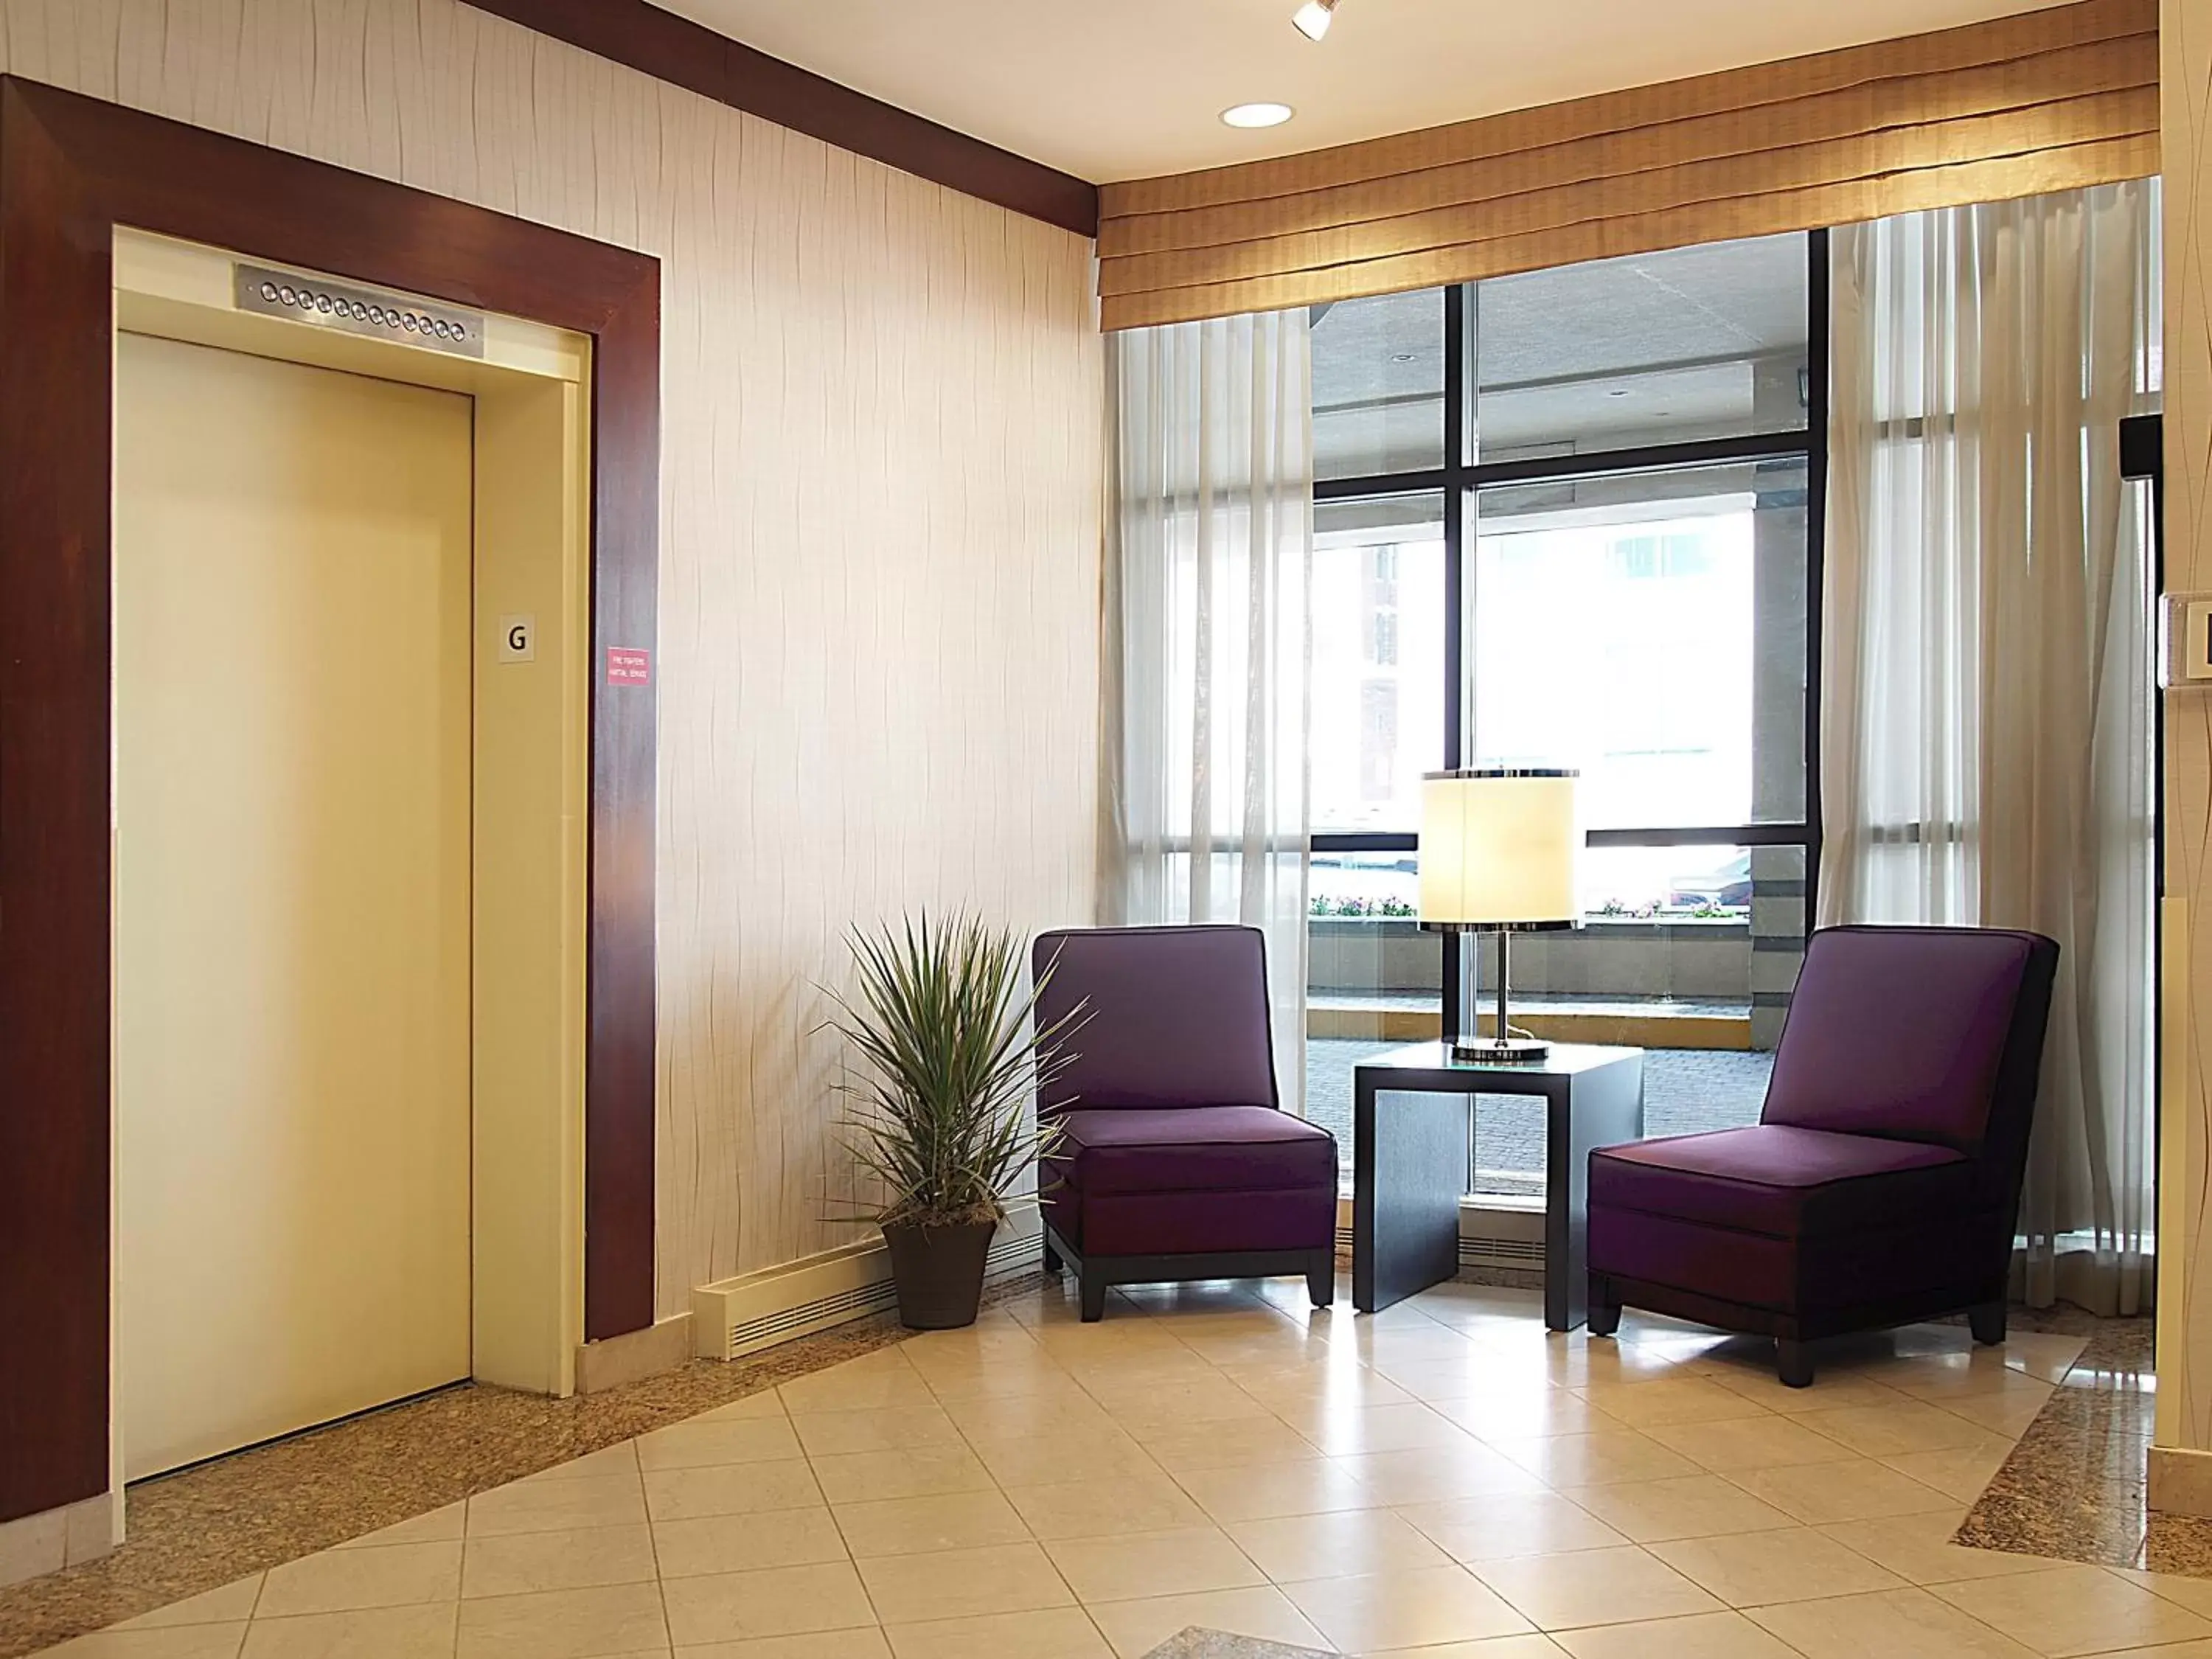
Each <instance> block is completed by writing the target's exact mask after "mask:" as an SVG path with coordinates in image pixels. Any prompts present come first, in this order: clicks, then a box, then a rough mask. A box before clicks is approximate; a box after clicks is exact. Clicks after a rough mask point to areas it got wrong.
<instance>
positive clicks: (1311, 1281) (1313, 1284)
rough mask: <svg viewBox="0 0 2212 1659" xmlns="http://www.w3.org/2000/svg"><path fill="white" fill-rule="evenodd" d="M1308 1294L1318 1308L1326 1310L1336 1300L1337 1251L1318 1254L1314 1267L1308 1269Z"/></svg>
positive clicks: (1324, 1251)
mask: <svg viewBox="0 0 2212 1659" xmlns="http://www.w3.org/2000/svg"><path fill="white" fill-rule="evenodd" d="M1306 1294H1307V1295H1308V1296H1310V1297H1312V1298H1313V1304H1314V1306H1315V1307H1316V1308H1326V1307H1327V1306H1328V1304H1330V1303H1332V1302H1334V1301H1335V1300H1336V1252H1335V1250H1334V1249H1327V1250H1322V1251H1319V1252H1316V1255H1315V1256H1314V1261H1313V1266H1312V1267H1309V1268H1307V1269H1306Z"/></svg>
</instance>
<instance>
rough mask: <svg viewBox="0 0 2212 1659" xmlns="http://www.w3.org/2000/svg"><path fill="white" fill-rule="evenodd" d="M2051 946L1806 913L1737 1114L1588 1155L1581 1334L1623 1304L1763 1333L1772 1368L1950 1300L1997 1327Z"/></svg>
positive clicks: (1799, 1381)
mask: <svg viewBox="0 0 2212 1659" xmlns="http://www.w3.org/2000/svg"><path fill="white" fill-rule="evenodd" d="M2057 965H2058V946H2057V945H2055V944H2053V943H2052V942H2051V940H2049V939H2045V938H2043V937H2042V936H2041V935H2040V934H2037V933H2003V932H1997V931H1995V930H1987V929H1977V928H1963V927H1960V928H1950V927H1832V928H1829V929H1826V931H1824V932H1821V933H1815V934H1814V936H1813V937H1812V939H1810V940H1809V941H1808V943H1807V946H1806V951H1805V968H1804V971H1803V973H1802V975H1800V977H1799V979H1798V981H1797V991H1796V997H1795V999H1794V1000H1793V1001H1792V1004H1791V1007H1790V1019H1789V1022H1788V1024H1786V1025H1785V1026H1784V1029H1783V1033H1782V1042H1781V1046H1780V1048H1779V1049H1778V1051H1777V1053H1776V1054H1775V1057H1774V1076H1773V1080H1772V1081H1771V1084H1770V1085H1768V1089H1767V1095H1766V1106H1765V1110H1764V1111H1763V1112H1761V1113H1760V1115H1759V1122H1758V1124H1757V1125H1756V1126H1754V1127H1751V1128H1747V1129H1724V1130H1722V1131H1719V1132H1718V1133H1711V1134H1699V1135H1682V1136H1677V1137H1674V1138H1673V1139H1664V1140H1645V1141H1638V1142H1633V1143H1632V1144H1630V1145H1627V1146H1608V1147H1605V1148H1602V1149H1601V1150H1599V1151H1597V1152H1593V1153H1592V1154H1591V1155H1590V1176H1589V1328H1590V1334H1592V1335H1594V1336H1604V1335H1610V1334H1612V1333H1613V1331H1614V1330H1615V1329H1616V1328H1618V1326H1619V1324H1620V1310H1621V1308H1622V1307H1623V1306H1624V1305H1629V1306H1633V1307H1638V1308H1648V1309H1650V1310H1653V1311H1655V1312H1658V1313H1664V1314H1672V1315H1674V1316H1676V1317H1679V1318H1683V1319H1691V1320H1695V1321H1697V1322H1699V1323H1701V1324H1707V1325H1717V1326H1720V1327H1722V1328H1724V1329H1728V1330H1735V1331H1747V1332H1752V1333H1755V1334H1760V1335H1766V1336H1771V1337H1773V1338H1774V1339H1775V1340H1776V1345H1777V1350H1778V1370H1779V1371H1780V1373H1781V1377H1782V1380H1783V1381H1784V1383H1789V1384H1790V1386H1791V1387H1793V1388H1803V1387H1804V1386H1806V1384H1808V1383H1810V1382H1811V1381H1812V1380H1813V1362H1812V1358H1811V1356H1810V1353H1809V1352H1808V1349H1807V1346H1806V1345H1807V1344H1808V1343H1809V1342H1812V1341H1814V1340H1818V1339H1819V1338H1821V1337H1824V1336H1832V1335H1836V1334H1841V1333H1843V1332H1846V1331H1855V1330H1866V1329H1874V1328H1881V1327H1884V1326H1889V1325H1899V1324H1903V1323H1905V1322H1908V1321H1911V1320H1915V1319H1925V1318H1929V1317H1930V1316H1935V1315H1938V1314H1947V1313H1954V1312H1957V1311H1958V1310H1961V1309H1965V1310H1968V1312H1969V1315H1970V1318H1971V1322H1972V1326H1973V1333H1974V1340H1976V1341H1978V1342H1983V1343H1996V1342H2002V1341H2003V1340H2004V1334H2005V1283H2006V1279H2007V1277H2008V1274H2009V1273H2010V1271H2011V1267H2012V1247H2013V1227H2014V1224H2015V1219H2016V1217H2017V1213H2018V1211H2019V1208H2020V1188H2021V1177H2022V1174H2023V1172H2024V1170H2025V1169H2026V1166H2027V1137H2028V1130H2029V1127H2030V1126H2031V1124H2032V1121H2033V1116H2034V1112H2035V1091H2036V1080H2037V1073H2038V1072H2039V1069H2040V1067H2041V1064H2042V1057H2043V1032H2044V1025H2045V1020H2046V1018H2047V1017H2048V1015H2049V1013H2050V1012H2051V978H2052V975H2054V973H2055V972H2056V971H2057Z"/></svg>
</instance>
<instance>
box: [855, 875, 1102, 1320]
mask: <svg viewBox="0 0 2212 1659" xmlns="http://www.w3.org/2000/svg"><path fill="white" fill-rule="evenodd" d="M848 944H849V945H850V947H851V950H852V953H853V966H854V977H855V980H856V985H855V988H854V992H853V994H851V995H850V996H846V995H842V994H839V993H837V992H836V991H831V992H830V993H829V995H830V996H831V997H832V999H833V1000H835V1001H836V1004H837V1006H838V1008H839V1010H840V1011H841V1017H840V1018H836V1019H833V1020H832V1021H831V1022H830V1024H831V1026H832V1027H833V1028H834V1029H835V1030H837V1031H839V1032H840V1033H842V1035H843V1036H845V1037H846V1039H847V1040H848V1041H849V1042H851V1043H852V1044H853V1046H854V1048H856V1049H857V1050H859V1053H860V1058H861V1060H863V1061H865V1062H866V1073H865V1075H864V1077H863V1078H862V1079H860V1080H856V1081H851V1082H847V1083H844V1084H842V1085H839V1089H840V1092H841V1093H842V1094H843V1095H844V1097H845V1098H846V1101H847V1103H848V1115H847V1117H846V1121H845V1122H844V1124H843V1126H842V1129H843V1133H844V1139H845V1144H846V1146H847V1149H848V1151H849V1152H851V1153H852V1155H853V1158H854V1160H855V1162H857V1163H858V1164H860V1167H861V1168H862V1169H865V1170H867V1171H868V1172H869V1173H871V1174H872V1175H873V1176H875V1177H876V1178H877V1179H878V1181H879V1182H881V1183H882V1184H883V1187H884V1203H883V1205H882V1206H881V1208H880V1209H878V1210H877V1211H876V1212H874V1219H875V1221H876V1223H877V1225H878V1226H880V1227H881V1228H882V1229H883V1232H884V1243H885V1244H887V1245H888V1246H890V1255H891V1274H892V1278H893V1279H894V1280H895V1281H896V1285H897V1289H898V1304H899V1318H900V1320H901V1322H903V1323H904V1324H905V1325H906V1326H907V1328H908V1329H910V1330H947V1329H951V1328H955V1327H957V1326H962V1325H972V1324H974V1323H975V1311H976V1309H977V1307H978V1306H979V1305H980V1304H981V1299H982V1293H983V1267H984V1262H985V1258H986V1257H987V1255H989V1253H990V1249H991V1236H992V1235H993V1234H994V1232H996V1231H998V1225H999V1223H1000V1221H1002V1220H1004V1219H1005V1218H1006V1191H1007V1188H1009V1187H1010V1186H1011V1185H1012V1183H1013V1182H1014V1181H1015V1180H1016V1178H1017V1177H1018V1176H1020V1175H1021V1173H1022V1172H1023V1171H1024V1170H1026V1169H1027V1168H1028V1167H1029V1166H1030V1164H1031V1163H1032V1162H1034V1161H1036V1159H1039V1158H1049V1157H1051V1156H1052V1152H1053V1145H1054V1141H1055V1140H1056V1139H1057V1138H1058V1131H1057V1130H1056V1129H1055V1128H1054V1127H1052V1126H1051V1125H1049V1124H1046V1125H1043V1126H1042V1127H1039V1126H1038V1125H1036V1123H1035V1121H1033V1120H1032V1119H1031V1117H1030V1113H1029V1110H1028V1105H1029V1101H1030V1096H1031V1094H1032V1093H1033V1092H1035V1091H1042V1090H1044V1089H1048V1088H1049V1087H1050V1086H1051V1085H1052V1083H1053V1080H1054V1079H1055V1078H1057V1077H1058V1076H1059V1075H1060V1072H1061V1071H1062V1070H1063V1069H1064V1068H1065V1067H1066V1064H1067V1062H1068V1060H1071V1059H1072V1058H1073V1055H1071V1054H1067V1053H1066V1052H1064V1048H1063V1043H1062V1039H1063V1038H1065V1037H1066V1035H1067V1033H1068V1031H1069V1030H1070V1029H1071V1028H1072V1024H1073V1021H1074V1020H1075V1018H1076V1015H1075V1013H1071V1014H1069V1015H1068V1016H1066V1018H1061V1019H1060V1020H1058V1021H1055V1022H1054V1023H1053V1024H1050V1025H1048V1026H1045V1027H1042V1028H1039V1027H1038V1026H1037V1025H1036V1002H1037V996H1038V994H1039V993H1040V992H1041V991H1042V989H1043V988H1044V986H1045V984H1046V983H1047V982H1048V981H1049V980H1050V978H1051V970H1050V969H1049V968H1048V969H1047V970H1046V971H1045V972H1044V973H1043V974H1042V975H1040V976H1039V978H1038V981H1037V983H1036V985H1035V986H1033V987H1029V988H1028V989H1026V990H1024V987H1023V979H1024V974H1023V971H1022V951H1021V946H1020V944H1019V943H1018V940H1017V939H1016V938H1015V936H1014V934H1013V933H1012V932H1011V931H1010V930H1007V929H1004V928H996V929H994V928H992V927H987V926H986V925H985V924H984V922H983V921H981V919H980V918H978V917H975V916H972V915H954V916H953V917H951V919H950V920H949V921H932V920H931V919H930V917H929V916H928V915H927V913H926V912H925V913H924V914H923V915H921V917H920V918H919V919H918V920H915V919H909V920H908V921H906V922H905V923H903V924H902V926H901V927H897V928H896V929H894V928H893V927H890V925H889V924H884V925H882V926H879V927H877V928H876V929H875V930H874V931H873V932H863V931H861V930H860V929H858V928H855V929H854V931H853V933H852V935H851V937H850V939H849V940H848Z"/></svg>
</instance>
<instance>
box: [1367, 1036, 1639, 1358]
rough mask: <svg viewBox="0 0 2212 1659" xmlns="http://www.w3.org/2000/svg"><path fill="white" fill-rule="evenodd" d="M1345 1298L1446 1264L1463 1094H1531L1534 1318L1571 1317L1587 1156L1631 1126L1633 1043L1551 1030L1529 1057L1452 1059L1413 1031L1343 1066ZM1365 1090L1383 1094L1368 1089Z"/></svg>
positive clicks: (1461, 1177)
mask: <svg viewBox="0 0 2212 1659" xmlns="http://www.w3.org/2000/svg"><path fill="white" fill-rule="evenodd" d="M1378 1095H1387V1096H1389V1097H1391V1098H1389V1099H1388V1100H1385V1101H1382V1102H1379V1103H1378V1102H1377V1100H1376V1097H1377V1096H1378ZM1476 1095H1537V1096H1541V1097H1542V1098H1543V1101H1544V1104H1545V1114H1544V1323H1545V1324H1546V1325H1547V1326H1549V1327H1550V1328H1552V1329H1553V1330H1555V1331H1571V1330H1572V1329H1573V1328H1575V1327H1576V1326H1577V1325H1579V1324H1581V1323H1582V1322H1583V1298H1584V1297H1585V1295H1586V1293H1587V1290H1588V1285H1589V1155H1590V1152H1591V1149H1592V1148H1594V1147H1598V1146H1619V1145H1620V1143H1621V1142H1623V1141H1627V1140H1638V1139H1642V1138H1643V1134H1644V1050H1642V1049H1641V1048H1584V1047H1580V1046H1577V1045H1576V1044H1573V1043H1554V1044H1553V1048H1552V1052H1551V1055H1550V1057H1549V1058H1548V1059H1547V1060H1541V1061H1536V1062H1533V1063H1530V1064H1528V1065H1499V1064H1485V1063H1481V1062H1478V1061H1470V1060H1455V1059H1454V1058H1453V1057H1452V1051H1451V1045H1450V1044H1449V1043H1448V1042H1423V1043H1417V1044H1415V1045H1414V1046H1413V1048H1399V1049H1395V1050H1393V1051H1392V1052H1391V1053H1389V1054H1379V1055H1377V1056H1376V1058H1375V1059H1373V1060H1365V1061H1363V1062H1362V1063H1361V1064H1360V1065H1358V1066H1355V1067H1354V1068H1353V1070H1352V1162H1353V1169H1352V1305H1353V1306H1354V1307H1356V1308H1358V1310H1359V1311H1360V1312H1362V1313H1376V1312H1379V1311H1380V1310H1383V1309H1384V1308H1387V1307H1389V1305H1390V1304H1392V1303H1394V1302H1399V1301H1402V1300H1403V1299H1404V1298H1406V1297H1409V1296H1411V1295H1413V1292H1414V1291H1422V1290H1426V1289H1427V1288H1428V1287H1429V1286H1430V1285H1440V1284H1442V1283H1443V1281H1444V1280H1445V1279H1450V1278H1452V1277H1453V1276H1454V1275H1455V1274H1456V1273H1458V1272H1459V1206H1460V1200H1461V1198H1462V1197H1463V1196H1464V1195H1465V1194H1466V1191H1467V1179H1468V1162H1469V1158H1470V1157H1471V1155H1472V1153H1473V1152H1474V1098H1473V1097H1474V1096H1476Z"/></svg>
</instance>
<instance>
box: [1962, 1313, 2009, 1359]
mask: <svg viewBox="0 0 2212 1659" xmlns="http://www.w3.org/2000/svg"><path fill="white" fill-rule="evenodd" d="M1966 1323H1967V1324H1968V1325H1969V1326H1971V1327H1972V1328H1973V1333H1974V1340H1975V1341H1977V1342H1978V1343H1980V1344H1981V1345H1982V1346H1984V1347H1985V1348H1994V1347H1996V1346H1998V1345H1999V1344H2000V1343H2002V1341H2003V1340H2005V1304H2003V1303H2002V1302H1984V1303H1983V1304H1981V1306H1979V1307H1978V1308H1972V1309H1969V1310H1967V1313H1966Z"/></svg>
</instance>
